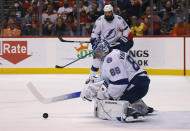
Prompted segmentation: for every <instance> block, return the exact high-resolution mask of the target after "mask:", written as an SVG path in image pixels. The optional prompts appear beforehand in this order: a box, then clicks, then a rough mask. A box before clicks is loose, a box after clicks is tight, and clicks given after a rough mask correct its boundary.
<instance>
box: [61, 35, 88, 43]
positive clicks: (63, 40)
mask: <svg viewBox="0 0 190 131" xmlns="http://www.w3.org/2000/svg"><path fill="white" fill-rule="evenodd" d="M58 39H59V40H60V41H61V42H78V43H81V42H82V43H90V41H73V40H65V39H63V38H62V36H61V35H58Z"/></svg>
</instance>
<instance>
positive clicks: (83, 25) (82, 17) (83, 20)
mask: <svg viewBox="0 0 190 131" xmlns="http://www.w3.org/2000/svg"><path fill="white" fill-rule="evenodd" d="M80 27H81V31H80V35H82V36H85V35H87V32H86V31H87V29H88V28H90V27H89V22H88V16H87V14H86V11H85V10H83V11H81V13H80Z"/></svg>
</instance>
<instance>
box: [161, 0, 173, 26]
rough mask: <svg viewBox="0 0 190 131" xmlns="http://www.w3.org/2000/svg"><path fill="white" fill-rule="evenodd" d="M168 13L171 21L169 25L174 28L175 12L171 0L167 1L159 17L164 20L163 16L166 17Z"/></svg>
mask: <svg viewBox="0 0 190 131" xmlns="http://www.w3.org/2000/svg"><path fill="white" fill-rule="evenodd" d="M166 12H167V14H168V15H169V19H170V22H169V23H170V24H171V25H172V26H174V24H175V11H174V10H173V7H172V3H171V1H170V0H167V1H166V2H165V5H164V8H162V9H161V10H160V11H159V13H158V15H159V16H160V18H162V19H163V15H166ZM164 17H165V16H164Z"/></svg>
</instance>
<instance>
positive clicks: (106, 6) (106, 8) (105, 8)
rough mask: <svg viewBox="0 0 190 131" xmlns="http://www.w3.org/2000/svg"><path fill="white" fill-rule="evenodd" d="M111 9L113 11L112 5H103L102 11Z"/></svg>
mask: <svg viewBox="0 0 190 131" xmlns="http://www.w3.org/2000/svg"><path fill="white" fill-rule="evenodd" d="M109 11H112V12H113V6H112V5H110V4H109V5H105V6H104V12H109Z"/></svg>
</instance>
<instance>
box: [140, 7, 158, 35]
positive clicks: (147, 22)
mask: <svg viewBox="0 0 190 131" xmlns="http://www.w3.org/2000/svg"><path fill="white" fill-rule="evenodd" d="M154 13H156V12H154ZM139 21H140V22H143V23H145V28H144V35H152V34H151V32H152V31H151V14H150V6H147V8H146V12H145V14H144V15H143V16H141V17H140V18H139ZM153 34H154V35H160V18H159V17H158V15H157V14H153Z"/></svg>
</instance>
